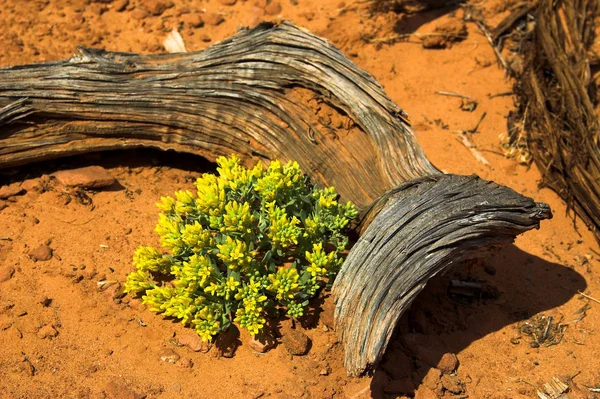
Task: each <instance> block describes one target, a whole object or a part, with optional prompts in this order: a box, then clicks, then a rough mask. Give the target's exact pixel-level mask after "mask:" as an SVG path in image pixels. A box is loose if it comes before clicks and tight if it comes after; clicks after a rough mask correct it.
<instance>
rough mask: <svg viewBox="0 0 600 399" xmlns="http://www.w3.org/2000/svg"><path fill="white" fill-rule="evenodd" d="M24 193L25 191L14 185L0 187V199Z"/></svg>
mask: <svg viewBox="0 0 600 399" xmlns="http://www.w3.org/2000/svg"><path fill="white" fill-rule="evenodd" d="M24 193H25V189H24V188H23V187H20V186H18V185H16V184H13V185H10V186H2V187H0V199H7V198H10V197H14V196H15V195H21V194H24Z"/></svg>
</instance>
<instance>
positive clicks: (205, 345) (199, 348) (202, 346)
mask: <svg viewBox="0 0 600 399" xmlns="http://www.w3.org/2000/svg"><path fill="white" fill-rule="evenodd" d="M177 342H179V343H180V344H181V345H183V346H186V347H188V348H189V349H190V350H192V351H194V352H202V353H206V352H208V351H209V350H210V348H211V347H212V344H211V343H210V341H206V342H203V341H202V338H200V336H199V335H198V334H195V333H189V334H183V335H181V336H180V337H178V338H177Z"/></svg>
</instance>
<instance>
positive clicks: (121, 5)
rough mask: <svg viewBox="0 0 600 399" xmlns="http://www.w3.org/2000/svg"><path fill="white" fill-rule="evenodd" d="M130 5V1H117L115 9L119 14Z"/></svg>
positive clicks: (114, 4) (114, 5)
mask: <svg viewBox="0 0 600 399" xmlns="http://www.w3.org/2000/svg"><path fill="white" fill-rule="evenodd" d="M128 5H129V0H115V2H114V3H113V9H114V10H115V11H117V12H121V11H124V10H125V7H127V6H128Z"/></svg>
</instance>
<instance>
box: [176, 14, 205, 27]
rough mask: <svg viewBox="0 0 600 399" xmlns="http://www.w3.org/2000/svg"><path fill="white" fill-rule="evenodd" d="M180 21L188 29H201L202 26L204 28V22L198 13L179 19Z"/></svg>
mask: <svg viewBox="0 0 600 399" xmlns="http://www.w3.org/2000/svg"><path fill="white" fill-rule="evenodd" d="M181 20H182V21H183V23H184V24H185V25H186V27H187V28H188V29H195V28H201V27H202V26H204V20H203V19H202V16H200V13H198V12H195V13H192V14H186V15H184V16H183V17H182V18H181Z"/></svg>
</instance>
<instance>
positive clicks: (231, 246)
mask: <svg viewBox="0 0 600 399" xmlns="http://www.w3.org/2000/svg"><path fill="white" fill-rule="evenodd" d="M217 248H218V249H219V253H218V254H217V258H219V259H221V260H222V261H223V263H224V264H225V265H226V266H227V267H228V268H229V269H231V270H247V269H249V268H250V267H251V266H252V263H253V261H254V257H255V256H256V251H250V250H249V249H248V244H247V243H246V242H244V241H242V240H238V239H237V238H231V237H230V236H227V237H226V238H225V243H223V244H217Z"/></svg>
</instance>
